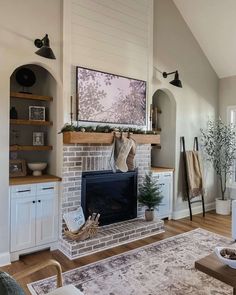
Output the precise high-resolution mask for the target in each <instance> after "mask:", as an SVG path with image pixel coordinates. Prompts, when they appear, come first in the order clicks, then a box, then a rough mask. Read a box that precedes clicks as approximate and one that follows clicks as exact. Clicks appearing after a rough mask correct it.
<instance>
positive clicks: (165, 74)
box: [162, 71, 183, 88]
mask: <svg viewBox="0 0 236 295" xmlns="http://www.w3.org/2000/svg"><path fill="white" fill-rule="evenodd" d="M171 74H175V78H174V80H172V81H170V84H172V85H174V86H176V87H180V88H183V86H182V82H181V81H180V79H179V73H178V71H174V72H170V73H166V72H163V73H162V76H163V77H164V78H167V77H168V76H169V75H171Z"/></svg>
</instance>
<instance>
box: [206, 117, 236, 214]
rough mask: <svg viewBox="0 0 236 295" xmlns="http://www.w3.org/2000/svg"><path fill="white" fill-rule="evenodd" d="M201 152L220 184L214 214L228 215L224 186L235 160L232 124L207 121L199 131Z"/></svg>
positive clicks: (235, 140) (235, 146) (228, 209)
mask: <svg viewBox="0 0 236 295" xmlns="http://www.w3.org/2000/svg"><path fill="white" fill-rule="evenodd" d="M201 134H202V138H201V139H202V145H203V151H204V153H205V154H206V158H207V160H208V161H209V162H211V163H212V165H213V167H214V169H215V172H216V174H217V176H218V178H219V183H220V191H221V196H220V198H217V199H216V213H218V214H223V215H228V214H230V200H229V199H227V196H226V195H225V193H226V185H227V181H228V180H229V178H230V176H231V175H232V169H233V166H234V163H235V159H236V134H235V131H234V126H233V125H232V124H228V125H227V124H225V123H223V122H222V121H221V119H218V120H215V121H209V122H208V125H207V128H206V130H203V129H201Z"/></svg>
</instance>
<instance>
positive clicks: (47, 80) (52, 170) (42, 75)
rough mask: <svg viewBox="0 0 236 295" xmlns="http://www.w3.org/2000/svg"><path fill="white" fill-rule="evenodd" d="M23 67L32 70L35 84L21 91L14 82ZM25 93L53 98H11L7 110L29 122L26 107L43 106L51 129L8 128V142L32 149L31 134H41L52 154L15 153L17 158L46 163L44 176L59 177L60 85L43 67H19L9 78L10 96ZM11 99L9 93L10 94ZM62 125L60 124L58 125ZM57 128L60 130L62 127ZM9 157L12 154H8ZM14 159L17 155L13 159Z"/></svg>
mask: <svg viewBox="0 0 236 295" xmlns="http://www.w3.org/2000/svg"><path fill="white" fill-rule="evenodd" d="M22 67H26V68H29V69H31V70H32V71H33V72H34V74H35V76H36V82H35V84H34V85H33V86H32V87H29V88H28V89H23V87H22V86H21V85H19V84H18V83H17V81H16V79H15V74H16V72H17V70H19V69H20V68H22ZM23 90H25V91H28V92H31V93H33V94H38V95H48V96H52V97H53V101H52V102H42V101H36V100H18V99H14V98H11V99H10V108H11V107H13V106H14V107H15V108H16V110H17V112H18V118H19V119H28V118H29V106H45V107H46V119H47V120H49V121H52V122H53V125H52V126H51V127H45V126H22V125H19V126H18V125H10V135H9V141H10V145H11V144H19V145H32V144H33V132H44V135H45V145H52V146H53V150H52V151H35V152H34V151H33V152H32V151H31V152H23V151H21V152H18V153H17V158H19V159H25V160H26V162H41V161H42V162H47V163H48V168H47V173H49V174H54V175H60V174H61V172H60V169H59V167H60V165H59V163H60V161H57V158H59V149H58V147H59V145H58V144H57V143H58V135H57V133H58V129H59V128H60V127H59V126H58V125H59V124H60V123H59V122H60V118H62V117H63V116H60V115H59V114H60V107H59V105H60V101H61V99H60V98H61V81H60V80H59V79H58V77H57V76H56V75H55V73H54V72H53V71H52V69H51V68H50V67H48V66H47V65H45V64H43V63H38V62H37V63H27V64H22V65H19V66H17V67H16V68H14V69H13V70H12V72H11V75H10V89H9V91H10V92H20V91H23ZM9 97H10V93H9ZM61 125H62V124H61ZM61 125H60V126H61ZM16 132H17V133H18V135H17V137H18V138H17V142H16V138H15V135H14V134H15V133H16ZM11 157H12V154H11ZM13 157H16V155H13Z"/></svg>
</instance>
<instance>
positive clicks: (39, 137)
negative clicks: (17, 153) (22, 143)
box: [33, 132, 44, 145]
mask: <svg viewBox="0 0 236 295" xmlns="http://www.w3.org/2000/svg"><path fill="white" fill-rule="evenodd" d="M33 145H44V132H33Z"/></svg>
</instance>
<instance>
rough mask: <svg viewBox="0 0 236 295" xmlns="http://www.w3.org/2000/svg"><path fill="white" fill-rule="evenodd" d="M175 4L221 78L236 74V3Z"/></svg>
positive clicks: (186, 0) (182, 0)
mask: <svg viewBox="0 0 236 295" xmlns="http://www.w3.org/2000/svg"><path fill="white" fill-rule="evenodd" d="M173 1H174V3H175V5H176V6H177V8H178V9H179V11H180V13H181V14H182V16H183V18H184V20H185V22H186V23H187V25H188V26H189V28H190V30H191V31H192V34H193V35H194V37H195V38H196V40H197V41H198V43H199V45H200V46H201V48H202V50H203V51H204V53H205V55H206V56H207V58H208V60H209V62H210V63H211V65H212V67H213V68H214V70H215V72H216V73H217V75H218V76H219V77H220V78H223V77H228V76H233V75H236V0H173Z"/></svg>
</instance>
